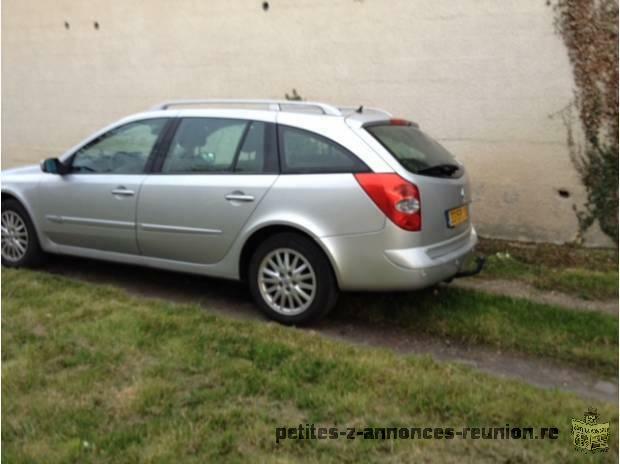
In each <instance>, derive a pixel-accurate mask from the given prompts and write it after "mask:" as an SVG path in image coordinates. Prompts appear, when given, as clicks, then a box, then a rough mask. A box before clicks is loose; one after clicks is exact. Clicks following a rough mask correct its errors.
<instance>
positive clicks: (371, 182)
mask: <svg viewBox="0 0 620 464" xmlns="http://www.w3.org/2000/svg"><path fill="white" fill-rule="evenodd" d="M355 178H356V179H357V181H358V182H359V184H360V185H361V186H362V188H363V189H364V191H365V192H366V193H367V194H368V196H369V197H370V198H371V199H372V201H374V202H375V204H376V205H377V206H378V207H379V209H380V210H381V211H383V213H384V214H385V215H386V216H387V217H388V218H390V220H391V221H392V222H393V223H394V224H396V225H397V226H399V227H401V228H403V229H405V230H410V231H418V230H420V229H422V210H421V205H420V192H419V190H418V188H417V187H416V186H415V185H413V184H412V183H411V182H408V181H406V180H405V179H403V178H402V177H400V176H399V175H398V174H394V173H386V174H377V173H363V174H355Z"/></svg>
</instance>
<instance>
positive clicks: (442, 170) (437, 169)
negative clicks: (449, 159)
mask: <svg viewBox="0 0 620 464" xmlns="http://www.w3.org/2000/svg"><path fill="white" fill-rule="evenodd" d="M459 169H460V166H459V165H458V164H437V165H435V166H431V167H428V168H424V169H418V172H417V173H416V174H439V175H445V176H451V175H452V174H454V173H455V172H456V171H458V170H459Z"/></svg>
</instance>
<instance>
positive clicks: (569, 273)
mask: <svg viewBox="0 0 620 464" xmlns="http://www.w3.org/2000/svg"><path fill="white" fill-rule="evenodd" d="M479 250H480V251H481V252H482V253H483V254H486V255H487V265H486V267H485V269H484V271H483V272H482V274H480V276H479V278H481V279H498V278H499V279H509V280H518V281H522V282H525V283H528V284H530V285H533V286H534V287H536V288H538V289H541V290H554V291H560V292H563V293H568V294H570V295H574V296H577V297H580V298H583V299H589V300H610V299H617V298H618V278H619V277H618V251H617V250H613V249H588V248H581V247H575V246H559V245H550V244H527V243H525V244H524V243H517V242H507V241H501V240H488V239H486V240H481V242H480V246H479Z"/></svg>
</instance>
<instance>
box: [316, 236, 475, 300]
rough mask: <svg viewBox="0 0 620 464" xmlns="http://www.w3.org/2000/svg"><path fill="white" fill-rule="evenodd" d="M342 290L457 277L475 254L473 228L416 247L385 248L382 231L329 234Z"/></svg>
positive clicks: (415, 285) (410, 286)
mask: <svg viewBox="0 0 620 464" xmlns="http://www.w3.org/2000/svg"><path fill="white" fill-rule="evenodd" d="M322 241H323V243H324V245H325V247H326V248H327V249H328V250H329V253H330V254H331V258H332V263H333V264H334V268H335V271H336V276H337V278H338V283H339V285H340V288H341V289H342V290H356V291H359V290H362V291H363V290H370V291H385V290H416V289H421V288H425V287H429V286H432V285H435V284H437V283H439V282H442V281H444V280H448V279H451V278H454V277H455V276H456V275H457V274H458V273H459V272H461V271H462V270H463V269H464V268H465V264H466V262H468V261H469V260H470V258H471V257H472V256H473V252H474V247H475V246H476V244H477V243H478V236H477V234H476V231H475V230H474V228H473V227H471V228H468V230H466V231H465V232H463V233H462V234H461V235H458V236H456V237H454V238H452V239H450V240H446V241H444V242H440V243H436V244H433V245H429V246H421V247H415V248H398V249H386V247H385V244H384V243H383V238H382V234H366V235H357V236H340V237H326V238H323V239H322Z"/></svg>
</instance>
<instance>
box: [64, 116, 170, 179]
mask: <svg viewBox="0 0 620 464" xmlns="http://www.w3.org/2000/svg"><path fill="white" fill-rule="evenodd" d="M166 122H167V119H165V118H162V119H146V120H143V121H136V122H131V123H129V124H125V125H123V126H120V127H116V128H114V129H112V130H110V131H108V132H106V133H105V134H103V135H101V136H99V137H97V138H96V139H95V140H93V141H91V142H90V143H88V144H87V145H86V146H84V147H82V148H80V149H79V150H78V151H77V152H76V153H75V154H74V155H73V156H72V161H71V172H72V173H78V174H141V173H143V172H144V167H145V166H146V162H147V160H148V158H149V156H150V154H151V151H152V150H153V147H154V146H155V142H156V141H157V138H158V137H159V134H160V133H161V131H162V130H163V128H164V126H165V125H166Z"/></svg>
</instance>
